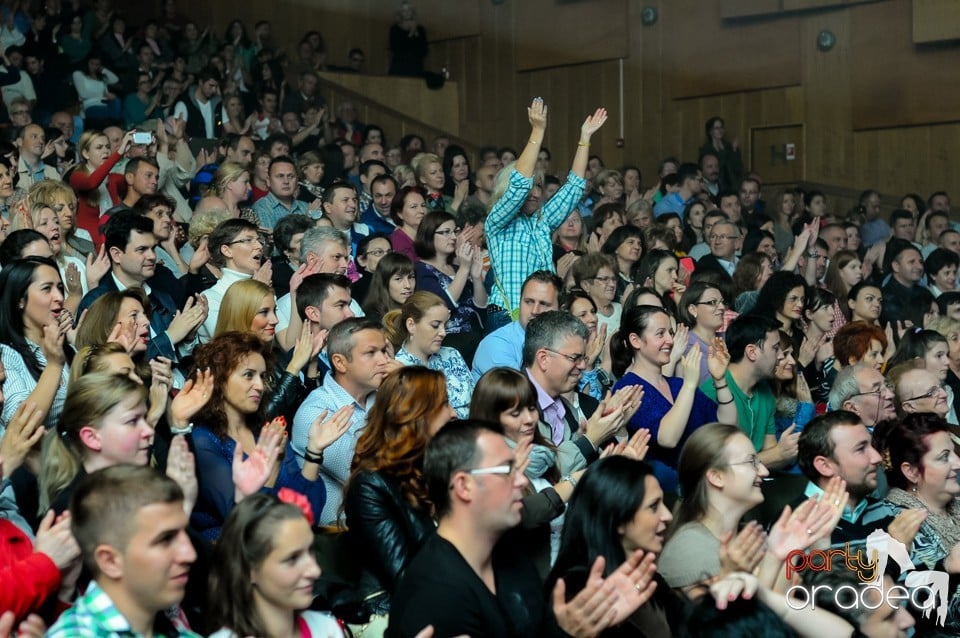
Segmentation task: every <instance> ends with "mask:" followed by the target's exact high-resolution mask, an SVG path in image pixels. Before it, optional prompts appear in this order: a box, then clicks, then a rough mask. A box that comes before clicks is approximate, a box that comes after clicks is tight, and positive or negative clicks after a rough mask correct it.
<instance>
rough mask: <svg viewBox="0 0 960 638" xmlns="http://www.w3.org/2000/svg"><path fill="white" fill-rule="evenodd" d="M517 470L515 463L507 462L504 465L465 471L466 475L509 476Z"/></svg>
mask: <svg viewBox="0 0 960 638" xmlns="http://www.w3.org/2000/svg"><path fill="white" fill-rule="evenodd" d="M516 469H517V466H516V461H513V460H511V461H507V462H506V464H504V465H494V466H493V467H478V468H476V469H473V470H467V474H472V475H474V476H476V475H483V474H495V475H497V476H510V475H511V474H513V472H514V470H516Z"/></svg>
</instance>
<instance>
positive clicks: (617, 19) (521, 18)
mask: <svg viewBox="0 0 960 638" xmlns="http://www.w3.org/2000/svg"><path fill="white" fill-rule="evenodd" d="M511 4H513V3H511ZM516 5H517V9H516V11H517V13H516V19H517V23H516V24H517V25H518V28H519V30H521V31H522V32H523V38H522V39H518V40H517V41H516V43H515V47H516V50H517V70H520V71H529V70H532V69H543V68H548V67H557V66H565V65H570V64H582V63H584V62H595V61H597V60H609V59H612V58H622V57H624V56H626V55H627V28H628V24H627V2H626V0H590V1H589V2H583V1H580V2H571V1H570V0H522V2H517V3H516ZM519 25H522V27H519ZM571 36H575V38H576V44H574V43H572V42H571Z"/></svg>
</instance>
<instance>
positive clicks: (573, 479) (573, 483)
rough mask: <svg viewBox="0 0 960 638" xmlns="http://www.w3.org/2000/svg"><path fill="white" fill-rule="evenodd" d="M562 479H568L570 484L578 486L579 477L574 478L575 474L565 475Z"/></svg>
mask: <svg viewBox="0 0 960 638" xmlns="http://www.w3.org/2000/svg"><path fill="white" fill-rule="evenodd" d="M562 480H564V481H566V482H567V483H569V484H570V485H572V486H573V487H577V479H575V478H573V475H572V474H570V475H568V476H564V477H563V479H562Z"/></svg>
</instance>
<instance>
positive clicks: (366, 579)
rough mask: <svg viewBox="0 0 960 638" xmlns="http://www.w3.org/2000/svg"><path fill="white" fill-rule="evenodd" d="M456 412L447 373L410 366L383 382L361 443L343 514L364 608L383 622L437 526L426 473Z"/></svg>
mask: <svg viewBox="0 0 960 638" xmlns="http://www.w3.org/2000/svg"><path fill="white" fill-rule="evenodd" d="M455 416H456V413H455V412H454V411H453V409H452V408H451V407H450V404H449V402H448V401H447V384H446V381H444V377H443V374H441V373H440V372H437V371H435V370H429V369H427V368H424V367H422V366H406V367H403V368H400V369H398V370H395V371H394V372H392V373H390V374H389V375H387V377H386V378H385V379H384V380H383V383H381V384H380V388H379V389H378V390H377V399H376V402H375V403H374V404H373V407H372V408H371V410H370V414H369V416H368V417H367V426H366V428H364V430H363V434H361V435H360V439H359V440H358V441H357V447H356V453H355V455H354V457H353V467H352V469H351V472H350V479H349V481H348V482H347V488H346V496H345V498H344V512H345V513H346V523H347V528H348V529H349V530H350V531H349V534H350V540H351V543H352V547H353V548H354V549H355V552H356V554H355V555H356V556H359V557H360V567H361V571H360V584H359V590H360V595H361V596H362V597H363V600H364V605H365V609H364V612H365V613H369V614H371V615H373V616H374V617H375V618H372V619H371V623H374V624H376V623H377V622H381V621H382V622H383V624H384V628H385V627H386V614H387V613H388V612H389V610H390V597H391V596H392V594H393V591H394V588H395V587H396V585H397V581H398V580H399V578H400V574H402V573H403V571H404V569H405V568H406V567H407V565H408V564H409V562H410V560H411V559H412V558H413V556H414V554H416V552H417V550H418V549H420V546H421V545H422V544H423V542H424V541H425V540H426V539H427V538H428V537H429V536H430V535H431V534H433V533H434V531H435V529H436V527H435V525H434V524H433V504H432V503H431V502H430V500H429V498H428V497H427V486H426V483H425V481H424V476H423V456H424V453H425V452H426V449H427V443H428V442H429V441H430V439H431V438H432V437H433V435H434V434H436V433H437V432H438V431H439V430H440V428H442V427H443V426H444V425H446V424H447V422H449V421H450V420H451V419H453V418H455ZM381 616H382V617H383V618H382V619H381V618H379V617H381Z"/></svg>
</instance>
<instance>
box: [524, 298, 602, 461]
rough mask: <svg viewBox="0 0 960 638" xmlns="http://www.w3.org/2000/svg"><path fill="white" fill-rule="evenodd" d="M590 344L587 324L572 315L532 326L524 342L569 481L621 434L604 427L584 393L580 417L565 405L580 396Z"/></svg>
mask: <svg viewBox="0 0 960 638" xmlns="http://www.w3.org/2000/svg"><path fill="white" fill-rule="evenodd" d="M588 338H589V333H588V332H587V327H586V326H585V325H584V324H583V322H582V321H580V320H579V319H577V318H575V317H574V316H572V315H571V314H569V313H566V312H561V311H551V312H546V313H544V314H542V315H540V316H538V317H537V318H536V319H533V320H532V321H531V322H530V323H529V324H528V325H527V332H526V339H525V340H524V342H523V367H524V369H525V370H526V373H527V377H529V378H530V381H531V382H532V383H533V387H534V389H535V390H536V391H537V401H538V402H539V405H540V412H541V415H542V420H541V427H540V430H541V432H542V434H543V435H544V437H545V438H547V439H549V440H550V441H551V442H552V443H553V445H555V446H557V453H558V456H559V459H560V471H561V473H562V474H564V475H568V474H570V473H572V472H575V471H577V470H582V469H583V468H585V467H586V466H587V465H589V464H590V463H592V462H593V461H595V460H596V459H597V458H598V453H599V450H600V448H601V445H602V444H603V443H604V442H605V441H607V440H608V439H609V438H610V437H612V436H613V435H614V434H615V433H616V430H617V427H612V424H611V423H604V422H602V420H601V418H600V417H601V416H602V415H601V414H600V413H599V412H598V411H597V406H598V403H597V401H596V399H593V398H591V397H590V396H588V395H585V394H582V393H579V392H578V393H577V394H576V397H577V402H578V403H579V412H578V410H577V409H575V408H574V406H573V405H571V404H570V403H569V402H567V400H566V399H564V395H566V394H567V393H569V392H572V391H574V390H576V388H577V383H578V382H579V381H580V377H581V375H582V374H583V370H584V368H585V367H586V365H587V357H586V348H587V339H588ZM581 412H582V414H581ZM581 418H582V419H583V421H584V422H583V424H581ZM618 427H619V426H618Z"/></svg>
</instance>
